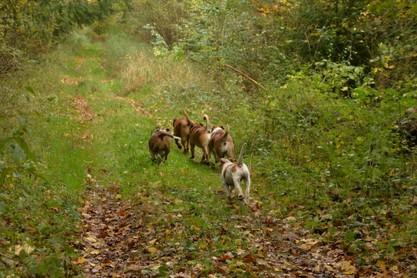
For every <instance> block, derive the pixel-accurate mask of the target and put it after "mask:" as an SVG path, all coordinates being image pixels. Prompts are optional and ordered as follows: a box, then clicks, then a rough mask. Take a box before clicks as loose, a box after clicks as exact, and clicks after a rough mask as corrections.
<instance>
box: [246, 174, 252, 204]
mask: <svg viewBox="0 0 417 278" xmlns="http://www.w3.org/2000/svg"><path fill="white" fill-rule="evenodd" d="M250 183H251V180H250V174H249V172H248V176H247V177H246V179H245V184H246V192H245V204H248V203H249V193H250Z"/></svg>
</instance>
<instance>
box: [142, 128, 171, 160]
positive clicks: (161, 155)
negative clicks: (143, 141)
mask: <svg viewBox="0 0 417 278" xmlns="http://www.w3.org/2000/svg"><path fill="white" fill-rule="evenodd" d="M172 137H173V136H172V135H171V134H170V131H169V129H166V130H160V129H156V131H155V132H154V133H152V135H151V138H149V142H148V146H149V152H150V154H151V158H152V160H153V161H154V162H158V163H160V162H162V161H164V160H166V159H167V158H168V154H169V152H170V151H171V141H172Z"/></svg>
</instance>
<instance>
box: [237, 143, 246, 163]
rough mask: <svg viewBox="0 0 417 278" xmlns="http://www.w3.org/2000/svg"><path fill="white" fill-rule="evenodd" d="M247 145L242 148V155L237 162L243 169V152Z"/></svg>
mask: <svg viewBox="0 0 417 278" xmlns="http://www.w3.org/2000/svg"><path fill="white" fill-rule="evenodd" d="M245 146H246V143H245V144H243V146H242V148H241V149H240V154H239V159H238V160H237V165H239V167H242V165H243V150H244V149H245Z"/></svg>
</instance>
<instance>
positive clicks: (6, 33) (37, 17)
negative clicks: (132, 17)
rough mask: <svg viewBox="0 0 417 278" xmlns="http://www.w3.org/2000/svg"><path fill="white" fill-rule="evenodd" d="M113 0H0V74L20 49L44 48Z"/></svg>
mask: <svg viewBox="0 0 417 278" xmlns="http://www.w3.org/2000/svg"><path fill="white" fill-rule="evenodd" d="M116 2H119V1H117V0H96V1H87V0H79V1H58V0H55V1H40V0H36V1H14V0H5V1H2V2H1V3H0V12H1V14H2V15H5V16H2V18H1V19H0V20H1V21H0V38H1V40H0V42H1V43H0V58H2V59H1V60H2V64H1V65H0V75H3V74H5V73H8V72H10V71H13V70H16V69H17V68H18V67H19V58H22V54H21V53H22V52H23V53H25V52H28V53H29V54H30V53H33V52H35V53H39V52H42V51H46V50H47V49H48V48H49V47H50V46H51V45H52V43H54V42H56V41H57V40H59V39H60V36H62V35H63V34H67V33H69V32H70V31H71V30H73V29H74V28H75V27H80V26H83V25H85V24H91V23H92V22H94V21H96V20H102V19H104V18H106V17H108V16H109V15H110V14H111V13H112V12H113V6H114V4H115V3H116ZM121 2H125V1H121Z"/></svg>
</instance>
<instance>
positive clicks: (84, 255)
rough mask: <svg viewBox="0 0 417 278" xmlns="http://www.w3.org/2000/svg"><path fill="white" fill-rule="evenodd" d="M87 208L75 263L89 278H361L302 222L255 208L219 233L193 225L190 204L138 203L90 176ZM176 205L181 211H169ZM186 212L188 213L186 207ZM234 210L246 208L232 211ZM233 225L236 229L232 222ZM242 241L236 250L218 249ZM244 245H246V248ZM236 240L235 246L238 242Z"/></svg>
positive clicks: (350, 261)
mask: <svg viewBox="0 0 417 278" xmlns="http://www.w3.org/2000/svg"><path fill="white" fill-rule="evenodd" d="M86 183H87V184H88V185H89V190H88V193H87V197H86V200H85V203H84V206H83V207H82V208H81V215H82V224H81V225H82V251H81V255H80V256H79V257H78V258H77V259H75V260H74V261H73V263H74V264H77V265H79V266H81V267H82V269H83V272H82V274H83V275H85V276H86V277H229V276H232V277H236V276H237V277H239V276H241V275H249V276H248V277H277V276H279V277H355V276H357V275H359V274H360V273H359V269H358V268H357V266H356V265H355V262H354V258H353V257H352V258H351V257H348V256H346V255H345V253H344V252H343V251H342V250H341V249H338V247H337V246H336V245H331V244H328V243H325V242H323V241H322V240H321V239H319V238H315V237H312V236H311V235H310V234H309V232H308V231H307V230H306V229H304V228H303V227H301V226H299V225H297V224H296V222H295V221H293V220H294V219H292V218H290V217H289V218H290V219H283V220H280V219H276V218H274V217H273V216H271V215H269V214H268V213H264V212H263V211H262V204H261V203H260V202H258V201H251V202H250V204H249V208H250V210H251V213H250V214H249V215H239V214H236V215H231V216H230V222H231V223H232V224H233V225H232V226H230V225H229V226H228V225H227V224H228V223H224V224H223V225H222V224H221V223H213V225H214V226H216V225H218V226H220V227H219V229H218V230H216V229H202V228H200V227H198V226H197V225H196V226H186V224H185V222H184V221H183V220H184V218H185V217H186V215H187V214H188V212H187V209H186V205H187V204H186V203H184V201H183V200H180V199H178V198H174V197H172V198H171V197H169V196H168V197H167V196H165V195H164V194H163V193H162V192H155V194H154V195H152V196H149V194H147V193H146V192H141V193H140V194H139V195H138V196H139V197H138V198H137V199H136V200H135V201H134V202H135V203H136V205H133V204H132V202H133V201H132V200H125V199H122V198H121V195H120V185H119V184H117V183H115V184H114V185H112V186H110V187H104V186H101V185H100V184H99V183H98V182H97V181H96V180H95V179H94V178H93V177H92V176H91V174H89V175H87V178H86ZM221 201H224V200H219V202H221ZM170 204H173V205H175V206H176V207H178V209H176V210H168V209H167V207H168V206H169V205H170ZM181 206H183V209H182V208H181ZM232 206H233V208H234V209H241V207H240V206H238V205H232ZM229 224H230V223H229ZM237 233H240V234H241V235H243V238H241V239H239V238H234V240H235V241H234V242H236V246H235V247H236V248H229V250H227V249H228V248H227V247H226V246H227V244H225V248H224V250H222V249H216V244H215V243H213V242H215V241H220V240H223V241H224V242H226V241H227V240H229V241H230V240H231V238H232V237H233V235H234V234H235V235H236V234H237ZM239 240H243V241H245V242H246V244H242V243H239ZM232 241H233V240H232Z"/></svg>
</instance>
